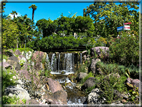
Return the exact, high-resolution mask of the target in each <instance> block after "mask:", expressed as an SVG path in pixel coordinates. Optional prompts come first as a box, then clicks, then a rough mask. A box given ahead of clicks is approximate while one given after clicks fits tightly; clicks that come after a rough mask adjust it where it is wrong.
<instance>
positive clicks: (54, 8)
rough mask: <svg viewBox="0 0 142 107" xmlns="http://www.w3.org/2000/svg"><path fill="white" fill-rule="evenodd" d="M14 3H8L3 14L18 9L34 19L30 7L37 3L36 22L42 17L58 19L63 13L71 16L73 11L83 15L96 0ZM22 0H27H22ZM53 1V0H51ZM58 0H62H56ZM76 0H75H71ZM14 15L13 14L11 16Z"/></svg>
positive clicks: (17, 10)
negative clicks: (85, 9)
mask: <svg viewBox="0 0 142 107" xmlns="http://www.w3.org/2000/svg"><path fill="white" fill-rule="evenodd" d="M7 1H12V0H7ZM14 1H15V2H14V3H11V2H10V3H6V6H5V7H6V8H5V9H4V11H5V12H4V13H3V15H10V13H11V12H12V11H16V12H17V13H18V16H21V15H22V16H24V15H25V14H27V16H28V17H29V18H31V19H32V9H29V6H31V5H32V4H35V5H36V6H37V10H35V15H34V22H35V23H36V22H37V21H38V20H40V19H43V18H45V19H48V18H50V19H51V20H56V19H57V18H59V16H60V15H61V14H62V13H63V16H69V15H70V14H71V13H72V15H73V14H75V13H76V16H83V9H84V8H87V6H89V5H90V4H93V2H94V0H89V2H84V3H83V1H87V0H78V1H82V3H81V2H78V3H69V2H68V3H65V2H64V3H56V2H54V1H55V0H52V1H53V3H49V2H41V3H34V2H26V3H23V2H19V3H16V1H19V0H14ZM21 1H26V0H21ZM37 1H39V0H37ZM43 1H49V0H43ZM50 1H51V0H50ZM56 1H61V0H56ZM62 1H67V0H62ZM71 1H75V0H71ZM11 17H12V16H11Z"/></svg>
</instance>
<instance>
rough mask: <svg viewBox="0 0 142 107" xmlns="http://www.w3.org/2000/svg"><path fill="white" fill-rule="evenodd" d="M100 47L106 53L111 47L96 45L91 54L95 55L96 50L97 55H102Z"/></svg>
mask: <svg viewBox="0 0 142 107" xmlns="http://www.w3.org/2000/svg"><path fill="white" fill-rule="evenodd" d="M100 49H102V52H104V53H105V54H107V53H108V51H109V47H104V46H101V47H94V48H91V56H94V52H96V53H97V55H98V56H100V54H101V51H100Z"/></svg>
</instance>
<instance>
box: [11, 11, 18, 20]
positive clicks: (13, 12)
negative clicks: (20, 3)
mask: <svg viewBox="0 0 142 107" xmlns="http://www.w3.org/2000/svg"><path fill="white" fill-rule="evenodd" d="M11 14H12V15H14V19H15V15H17V12H16V11H12V12H11Z"/></svg>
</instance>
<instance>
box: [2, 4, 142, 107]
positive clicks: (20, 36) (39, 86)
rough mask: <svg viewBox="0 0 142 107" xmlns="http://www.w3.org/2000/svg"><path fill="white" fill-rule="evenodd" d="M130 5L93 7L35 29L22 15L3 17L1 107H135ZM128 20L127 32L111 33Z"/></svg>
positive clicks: (135, 46)
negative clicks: (9, 106)
mask: <svg viewBox="0 0 142 107" xmlns="http://www.w3.org/2000/svg"><path fill="white" fill-rule="evenodd" d="M136 4H137V3H122V4H121V5H116V4H115V3H109V4H106V3H101V2H100V3H94V4H92V5H90V6H89V7H87V8H86V9H84V10H83V11H84V16H76V15H75V14H74V15H73V16H72V17H71V16H69V17H66V16H63V14H62V15H61V17H59V18H57V19H56V20H54V21H52V20H50V19H48V20H46V19H41V20H38V21H37V23H36V24H35V23H34V22H33V18H32V20H31V19H30V18H28V17H27V15H25V16H20V17H17V18H16V17H15V18H13V19H10V17H8V16H5V17H4V16H3V18H2V20H3V23H2V25H3V27H2V29H3V31H2V33H3V36H2V49H3V50H2V52H1V53H2V59H3V62H2V66H1V68H2V69H3V72H2V93H3V97H2V103H3V104H40V105H41V106H42V105H45V104H46V105H47V106H50V105H54V104H55V105H59V106H62V104H67V105H68V106H71V105H72V104H75V105H77V104H79V105H92V104H93V105H101V104H110V105H116V104H119V105H123V106H124V105H125V104H126V105H127V104H128V105H129V104H132V105H138V104H140V95H141V92H140V91H139V89H140V88H141V80H140V79H139V74H140V68H139V66H140V65H139V36H138V32H139V27H138V18H139V12H137V11H135V10H134V11H131V10H129V9H128V8H127V7H126V6H127V5H129V7H130V8H134V9H138V7H137V6H136ZM112 5H113V7H112V8H110V6H112ZM99 6H102V8H99ZM33 8H35V5H33ZM118 8H119V10H120V9H122V10H125V11H117V10H118ZM96 9H98V10H96ZM111 9H113V10H114V11H111ZM102 10H103V11H102ZM105 10H108V11H107V12H106V11H105ZM95 11H97V12H98V14H93V16H92V17H94V20H93V19H91V18H90V15H92V12H95ZM108 13H109V14H108ZM110 13H111V14H110ZM127 13H128V14H127ZM13 14H15V12H13ZM112 14H113V15H112ZM117 14H119V15H122V16H123V17H118V16H117ZM105 16H107V17H106V18H105V19H103V20H101V17H105ZM112 16H113V17H112ZM126 16H127V17H126ZM124 17H126V18H125V19H124ZM121 18H122V19H121ZM130 20H131V22H132V23H131V30H130V31H124V30H123V31H120V32H117V30H116V28H117V27H118V26H122V23H123V22H128V21H130ZM118 34H119V35H121V36H120V37H118V36H117V35H118Z"/></svg>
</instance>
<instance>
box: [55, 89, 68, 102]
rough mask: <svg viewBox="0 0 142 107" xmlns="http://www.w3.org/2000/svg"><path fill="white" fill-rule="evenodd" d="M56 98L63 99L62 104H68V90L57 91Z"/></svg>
mask: <svg viewBox="0 0 142 107" xmlns="http://www.w3.org/2000/svg"><path fill="white" fill-rule="evenodd" d="M54 98H55V99H57V100H58V101H61V104H67V92H66V91H64V90H60V91H56V92H55V93H54Z"/></svg>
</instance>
